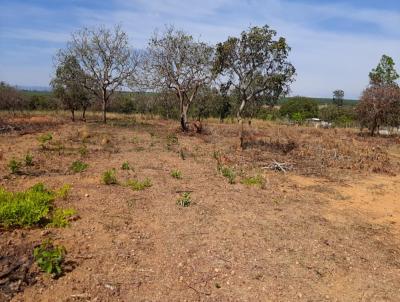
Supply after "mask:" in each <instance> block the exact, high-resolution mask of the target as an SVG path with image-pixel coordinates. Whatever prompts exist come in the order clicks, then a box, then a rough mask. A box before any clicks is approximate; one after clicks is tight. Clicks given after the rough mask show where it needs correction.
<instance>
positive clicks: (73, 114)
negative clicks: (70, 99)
mask: <svg viewBox="0 0 400 302" xmlns="http://www.w3.org/2000/svg"><path fill="white" fill-rule="evenodd" d="M71 114H72V121H73V122H75V110H74V109H71Z"/></svg>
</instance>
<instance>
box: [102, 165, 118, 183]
mask: <svg viewBox="0 0 400 302" xmlns="http://www.w3.org/2000/svg"><path fill="white" fill-rule="evenodd" d="M101 179H102V182H103V183H104V184H105V185H115V184H117V183H118V181H117V177H116V175H115V169H111V170H107V171H105V172H104V173H103V175H102V178H101Z"/></svg>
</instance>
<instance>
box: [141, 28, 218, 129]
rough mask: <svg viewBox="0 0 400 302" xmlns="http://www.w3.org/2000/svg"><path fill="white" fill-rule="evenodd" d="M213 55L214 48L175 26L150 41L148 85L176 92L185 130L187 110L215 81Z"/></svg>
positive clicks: (147, 67)
mask: <svg viewBox="0 0 400 302" xmlns="http://www.w3.org/2000/svg"><path fill="white" fill-rule="evenodd" d="M212 58H213V48H212V47H210V46H208V45H207V44H205V43H202V42H198V41H195V40H194V39H193V37H192V36H190V35H188V34H186V33H185V32H183V31H181V30H175V29H174V28H173V27H168V28H167V29H166V30H165V32H164V33H163V34H162V35H161V36H159V35H158V34H157V33H156V34H154V36H153V37H152V38H151V40H150V42H149V45H148V48H147V53H146V58H145V60H144V71H145V75H146V83H145V84H146V86H148V87H150V88H151V89H155V90H159V91H165V90H169V91H173V92H174V93H175V95H176V97H177V99H178V100H179V109H180V120H181V127H182V130H183V131H187V130H188V119H187V113H188V109H189V107H190V105H191V104H192V102H193V101H194V100H195V98H196V96H197V93H198V90H199V89H200V88H201V87H203V86H205V85H206V84H207V83H209V82H210V81H211V80H212V73H211V66H212Z"/></svg>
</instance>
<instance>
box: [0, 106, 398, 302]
mask: <svg viewBox="0 0 400 302" xmlns="http://www.w3.org/2000/svg"><path fill="white" fill-rule="evenodd" d="M109 118H110V120H109V121H110V123H109V124H108V125H103V124H100V123H97V122H95V121H94V120H95V119H93V116H92V117H91V116H89V117H88V122H87V123H71V122H69V121H68V119H67V118H61V117H58V118H53V117H49V116H44V115H36V116H25V117H18V118H14V117H3V125H6V126H4V127H7V129H9V130H7V131H3V132H4V133H3V134H1V136H0V149H1V150H0V186H2V187H4V188H6V189H7V190H10V191H21V190H25V189H27V188H29V187H31V186H32V185H34V184H36V183H38V182H42V183H44V184H45V185H46V186H47V187H48V188H50V189H52V190H57V189H58V188H62V187H63V186H64V185H65V184H70V186H71V190H70V192H69V194H64V196H63V198H57V199H56V200H55V206H56V207H57V208H64V209H67V208H71V209H75V210H76V213H77V214H75V215H73V217H72V218H71V219H70V220H69V226H68V227H65V228H55V227H52V226H48V227H46V228H41V227H34V228H24V229H17V228H11V229H10V228H8V229H6V228H3V229H0V234H1V235H0V301H2V300H5V301H8V300H12V301H295V300H296V301H297V300H298V301H398V297H399V296H400V290H399V289H400V277H399V276H400V275H399V271H400V262H399V259H400V258H399V257H400V248H399V243H400V241H399V238H400V237H399V236H400V228H399V223H400V214H399V213H400V207H399V206H398V205H396V203H395V201H396V200H397V196H398V194H399V193H400V192H399V191H400V188H398V180H399V179H398V177H397V176H396V174H397V173H398V172H399V156H400V152H399V149H398V147H397V144H398V142H399V141H398V140H399V139H398V138H397V137H389V138H379V137H376V138H371V137H365V136H362V135H359V134H358V132H356V131H354V130H344V129H314V128H306V127H294V126H286V125H279V124H273V123H266V122H259V121H256V122H253V124H252V126H251V128H250V127H248V128H247V131H248V133H247V134H246V140H245V141H244V146H245V149H244V150H240V149H239V142H238V136H237V134H238V133H237V125H234V124H219V123H216V122H212V121H208V124H207V125H206V126H205V131H204V133H203V134H195V133H192V132H189V133H185V134H182V133H181V132H180V131H179V130H178V129H177V123H176V122H172V121H165V120H160V119H148V118H146V117H145V116H144V117H143V116H142V117H140V116H136V117H133V116H122V115H112V114H110V116H109ZM18 125H19V126H18ZM21 125H24V126H21ZM26 125H34V127H28V126H26ZM4 129H5V128H4ZM48 133H51V134H52V139H51V140H48V141H45V142H43V141H42V142H41V141H40V140H38V137H40V136H41V135H43V134H48ZM26 154H30V155H31V156H32V158H33V160H32V165H27V166H23V167H22V168H21V169H20V171H19V173H14V174H13V173H11V172H10V169H9V167H8V166H7V165H8V163H9V161H10V160H12V159H13V158H15V159H23V158H24V157H25V156H26ZM77 161H79V162H81V163H82V164H85V165H86V166H85V169H83V170H80V169H78V170H73V169H72V168H71V167H72V164H73V163H74V162H77ZM274 163H279V164H281V165H282V167H285V169H284V171H282V170H279V167H277V166H276V165H275V166H274V165H273V164H274ZM127 164H128V165H127ZM112 169H115V171H114V170H112ZM106 171H114V172H113V173H114V176H115V182H112V183H110V185H106V184H104V178H103V177H104V173H105V172H106ZM174 175H175V176H174ZM224 176H225V177H224ZM133 185H134V186H133ZM133 187H134V188H133ZM45 239H51V240H52V242H54V244H55V245H56V244H57V245H60V246H64V247H65V249H66V251H67V254H66V255H65V261H64V262H63V272H64V273H63V275H62V276H61V277H59V278H57V279H53V278H50V277H49V276H48V275H46V274H43V273H41V272H40V270H39V268H38V266H37V265H36V264H35V260H34V257H33V249H34V247H37V246H39V245H40V244H41V243H42V242H43V241H44V240H45Z"/></svg>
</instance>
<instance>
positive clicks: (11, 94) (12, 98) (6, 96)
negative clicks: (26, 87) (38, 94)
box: [0, 82, 26, 114]
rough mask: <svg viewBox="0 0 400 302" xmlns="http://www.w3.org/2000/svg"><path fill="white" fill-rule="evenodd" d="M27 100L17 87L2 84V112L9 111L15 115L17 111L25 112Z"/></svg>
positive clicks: (0, 108)
mask: <svg viewBox="0 0 400 302" xmlns="http://www.w3.org/2000/svg"><path fill="white" fill-rule="evenodd" d="M25 101H26V100H25V98H24V96H23V95H22V93H21V92H20V91H18V90H17V89H16V88H15V87H12V86H10V85H8V84H7V83H5V82H0V110H8V111H10V112H13V113H14V114H15V111H16V110H21V111H22V110H23V109H24V107H25V105H26V104H25Z"/></svg>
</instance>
